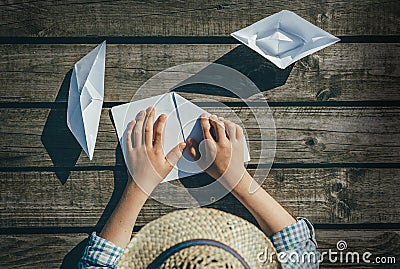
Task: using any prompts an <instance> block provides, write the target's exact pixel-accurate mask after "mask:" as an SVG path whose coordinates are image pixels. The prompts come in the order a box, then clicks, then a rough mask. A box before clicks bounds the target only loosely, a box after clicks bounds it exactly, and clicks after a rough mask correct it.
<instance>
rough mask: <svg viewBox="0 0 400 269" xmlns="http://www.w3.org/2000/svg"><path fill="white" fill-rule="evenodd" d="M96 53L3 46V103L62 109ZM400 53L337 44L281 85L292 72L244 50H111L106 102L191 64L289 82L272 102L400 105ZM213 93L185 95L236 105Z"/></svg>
mask: <svg viewBox="0 0 400 269" xmlns="http://www.w3.org/2000/svg"><path fill="white" fill-rule="evenodd" d="M93 47H94V45H0V102H53V101H64V102H65V101H66V100H67V96H68V87H69V79H68V77H69V76H66V74H67V73H68V71H69V70H70V69H71V68H72V67H73V65H74V63H75V62H76V61H78V60H79V59H80V58H81V57H82V56H84V55H85V54H86V53H88V52H89V51H90V50H91V49H92V48H93ZM398 48H399V44H382V43H381V44H335V45H334V46H331V47H328V48H326V49H324V50H322V51H320V52H317V53H315V54H313V55H311V56H309V57H306V58H305V59H302V60H301V61H299V62H298V63H296V64H295V66H294V68H293V70H292V71H291V73H290V75H289V77H288V79H287V81H286V83H284V82H285V78H286V77H287V76H288V73H289V71H290V70H286V71H280V70H278V68H277V67H273V65H272V64H271V63H270V62H269V61H267V60H265V59H264V58H263V57H261V56H259V55H258V54H256V53H255V52H253V51H251V50H250V49H248V48H247V47H245V46H243V45H240V46H236V45H179V46H176V45H108V46H107V58H106V77H105V101H108V102H110V101H114V102H115V101H119V102H128V101H130V100H131V99H132V97H133V95H134V94H135V92H136V90H137V89H138V88H139V87H140V86H141V85H142V84H143V83H145V82H146V81H147V80H148V79H150V78H151V77H152V76H154V75H155V74H157V73H158V72H161V71H163V70H165V69H167V68H170V67H173V66H176V65H179V64H184V63H192V62H217V63H220V64H224V65H228V66H230V67H233V68H235V69H237V70H239V71H241V72H243V73H244V74H246V75H248V76H250V78H251V79H253V81H255V82H256V84H257V85H258V86H259V88H260V89H266V88H267V89H268V88H271V87H272V85H282V84H283V83H284V85H283V86H280V87H278V88H276V89H272V90H268V91H264V96H265V97H266V99H267V100H268V101H274V102H297V101H325V100H336V101H368V100H381V101H382V100H388V101H392V100H400V93H399V91H398V81H399V77H400V68H399V65H398V62H397V59H398V58H399V57H400V54H399V53H400V52H399V51H400V50H399V49H398ZM255 71H257V72H255ZM190 72H193V70H190V68H189V67H185V68H183V69H182V72H176V71H174V72H172V75H167V76H164V77H163V78H162V80H160V81H158V80H157V81H155V82H154V81H153V83H152V84H151V85H152V86H148V87H147V88H146V89H147V91H148V92H149V94H152V95H155V94H157V93H159V92H160V91H161V92H163V91H164V90H165V89H169V88H170V87H172V86H174V85H175V84H176V83H177V82H179V80H177V78H180V77H182V79H183V78H184V77H185V76H187V74H188V73H189V74H192V73H190ZM64 78H65V79H64ZM63 79H64V82H63ZM378 89H379V90H378ZM206 91H207V89H206ZM213 92H214V89H209V90H208V91H207V93H208V95H206V96H205V95H203V94H184V95H185V97H188V98H195V97H203V98H211V99H214V100H218V101H237V100H238V99H237V98H231V97H221V96H216V95H215V94H213ZM253 98H254V97H253ZM255 99H257V97H256V98H255Z"/></svg>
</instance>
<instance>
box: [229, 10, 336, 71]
mask: <svg viewBox="0 0 400 269" xmlns="http://www.w3.org/2000/svg"><path fill="white" fill-rule="evenodd" d="M231 35H232V36H233V37H234V38H236V39H237V40H239V41H240V42H242V43H243V44H245V45H246V46H248V47H250V48H251V49H253V50H254V51H256V52H258V53H259V54H261V55H262V56H263V57H265V58H267V59H268V60H270V61H271V62H272V63H274V64H275V65H276V66H278V67H279V68H281V69H285V68H286V67H288V66H289V65H290V64H292V63H294V62H295V61H297V60H299V59H301V58H303V57H305V56H307V55H310V54H311V53H314V52H316V51H318V50H321V49H323V48H325V47H327V46H329V45H332V44H334V43H336V42H338V41H340V39H339V38H337V37H335V36H333V35H331V34H330V33H328V32H326V31H324V30H322V29H321V28H318V27H317V26H315V25H314V24H312V23H310V22H308V21H306V20H305V19H303V18H301V17H300V16H298V15H296V14H295V13H293V12H291V11H287V10H283V11H281V12H278V13H275V14H273V15H271V16H269V17H266V18H265V19H262V20H260V21H258V22H256V23H254V24H252V25H250V26H248V27H246V28H243V29H241V30H239V31H236V32H234V33H232V34H231Z"/></svg>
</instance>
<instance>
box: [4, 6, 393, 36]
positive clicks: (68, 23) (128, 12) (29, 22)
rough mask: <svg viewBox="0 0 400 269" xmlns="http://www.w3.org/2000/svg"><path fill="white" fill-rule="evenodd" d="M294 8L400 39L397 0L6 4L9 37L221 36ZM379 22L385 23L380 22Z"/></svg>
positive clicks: (333, 25) (315, 19)
mask: <svg viewBox="0 0 400 269" xmlns="http://www.w3.org/2000/svg"><path fill="white" fill-rule="evenodd" d="M282 9H288V10H291V11H294V12H296V13H297V14H298V15H300V16H302V17H303V18H305V19H306V20H308V21H310V22H312V23H314V24H315V25H317V26H319V27H321V28H323V29H325V30H326V31H329V32H331V33H332V34H335V35H398V34H399V32H400V30H399V29H400V28H399V25H400V23H399V22H400V21H399V18H398V14H399V6H398V5H397V2H396V1H383V2H382V1H379V2H376V1H371V0H366V1H360V0H357V1H350V2H342V1H337V0H329V1H319V2H315V1H299V0H297V1H290V2H282V1H277V0H274V1H268V2H265V1H261V0H256V1H238V0H234V1H229V2H221V1H216V0H207V1H201V2H199V1H195V0H189V1H182V0H179V1H172V0H169V1H137V0H136V1H127V0H125V1H122V0H121V1H75V0H72V1H71V0H70V1H62V2H60V1H27V0H24V1H2V5H1V10H0V17H1V18H2V22H1V25H0V34H1V35H3V36H93V35H100V36H126V35H127V36H144V35H145V36H218V35H229V34H230V33H231V32H234V31H236V30H239V29H241V28H243V27H245V26H248V25H250V24H252V23H254V22H256V21H258V20H260V19H262V18H264V17H266V16H268V15H272V14H273V13H275V12H279V11H281V10H282ZM378 22H379V23H378Z"/></svg>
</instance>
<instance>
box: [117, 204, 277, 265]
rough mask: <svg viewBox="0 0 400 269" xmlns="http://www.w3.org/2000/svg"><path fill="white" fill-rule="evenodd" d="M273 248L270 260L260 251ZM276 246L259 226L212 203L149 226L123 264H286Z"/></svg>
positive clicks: (130, 247)
mask: <svg viewBox="0 0 400 269" xmlns="http://www.w3.org/2000/svg"><path fill="white" fill-rule="evenodd" d="M266 251H268V252H267V253H268V257H273V259H272V260H270V259H268V261H267V262H265V263H263V262H260V261H259V259H258V256H260V253H261V252H263V253H265V252H266ZM276 257H277V255H276V252H275V249H274V247H273V246H272V244H271V242H270V241H269V240H268V238H267V237H266V236H265V235H264V233H263V232H261V231H260V230H259V229H258V228H257V227H256V226H254V225H253V224H251V223H249V222H247V221H246V220H244V219H241V218H239V217H237V216H234V215H232V214H229V213H226V212H222V211H219V210H216V209H211V208H194V209H193V208H192V209H185V210H178V211H175V212H172V213H169V214H167V215H165V216H163V217H161V218H159V219H157V220H154V221H152V222H150V223H148V224H147V225H146V226H144V227H143V228H142V229H141V230H140V232H139V233H137V234H136V235H135V236H134V237H133V238H132V240H131V242H130V243H129V244H128V246H127V248H126V249H125V251H124V254H123V255H122V257H121V260H120V262H119V265H118V268H121V269H122V268H124V269H127V268H165V269H170V268H185V269H186V268H196V269H200V268H224V269H227V268H232V269H240V268H281V265H280V263H279V262H278V261H277V258H276Z"/></svg>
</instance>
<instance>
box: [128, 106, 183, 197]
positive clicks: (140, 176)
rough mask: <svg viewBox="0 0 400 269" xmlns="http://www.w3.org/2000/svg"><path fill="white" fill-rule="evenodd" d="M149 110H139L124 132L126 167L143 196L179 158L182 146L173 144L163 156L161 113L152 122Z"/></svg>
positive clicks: (152, 111)
mask: <svg viewBox="0 0 400 269" xmlns="http://www.w3.org/2000/svg"><path fill="white" fill-rule="evenodd" d="M154 111H155V109H154V108H153V107H149V108H148V109H147V110H146V111H144V110H142V111H140V112H139V114H138V115H137V117H136V120H133V121H132V122H131V123H130V124H129V126H128V129H127V135H126V139H127V141H126V147H127V148H126V150H127V166H128V170H129V172H130V174H131V176H132V178H133V180H134V181H135V183H136V184H137V185H138V186H139V187H140V188H141V189H142V190H143V191H144V192H145V193H146V194H147V195H150V193H151V192H152V191H153V190H154V188H155V187H157V185H158V184H159V183H160V182H161V181H162V180H163V179H164V178H165V177H166V176H167V175H168V174H169V172H170V171H171V170H172V168H173V167H174V165H175V164H176V163H177V162H178V160H179V159H180V158H181V156H182V151H183V149H184V148H185V146H186V144H185V143H180V144H178V145H176V146H175V147H174V148H173V149H172V150H171V151H170V152H169V153H168V154H167V156H165V157H164V150H163V139H164V127H165V123H166V120H167V117H166V115H165V114H162V115H160V116H159V117H158V119H157V121H156V122H155V123H154Z"/></svg>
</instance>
